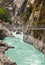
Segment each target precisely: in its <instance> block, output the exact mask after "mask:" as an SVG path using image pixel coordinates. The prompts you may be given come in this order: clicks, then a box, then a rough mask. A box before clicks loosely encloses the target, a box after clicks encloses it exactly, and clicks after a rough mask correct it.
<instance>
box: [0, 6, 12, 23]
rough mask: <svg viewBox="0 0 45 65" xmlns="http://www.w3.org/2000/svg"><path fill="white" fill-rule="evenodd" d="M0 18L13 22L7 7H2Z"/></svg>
mask: <svg viewBox="0 0 45 65" xmlns="http://www.w3.org/2000/svg"><path fill="white" fill-rule="evenodd" d="M0 20H2V21H5V22H9V23H11V20H10V16H9V14H8V12H7V10H6V9H5V8H1V7H0Z"/></svg>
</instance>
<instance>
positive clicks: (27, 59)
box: [3, 35, 45, 65]
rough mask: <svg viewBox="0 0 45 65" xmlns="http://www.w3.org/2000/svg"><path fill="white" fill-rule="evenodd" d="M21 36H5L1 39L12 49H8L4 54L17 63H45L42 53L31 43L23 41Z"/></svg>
mask: <svg viewBox="0 0 45 65" xmlns="http://www.w3.org/2000/svg"><path fill="white" fill-rule="evenodd" d="M22 37H23V36H21V35H17V36H15V37H6V38H5V39H4V40H3V41H4V42H6V43H8V44H9V45H10V46H14V47H15V48H14V49H8V50H7V51H6V52H5V55H6V56H7V57H9V58H10V59H12V61H14V62H16V63H17V65H45V58H44V55H43V54H42V53H41V52H40V51H38V50H37V49H35V48H34V47H33V46H32V45H30V44H28V43H26V42H24V41H23V38H22Z"/></svg>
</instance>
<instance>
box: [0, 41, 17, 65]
mask: <svg viewBox="0 0 45 65" xmlns="http://www.w3.org/2000/svg"><path fill="white" fill-rule="evenodd" d="M9 48H14V47H12V46H9V45H8V44H6V43H4V42H2V41H1V40H0V65H16V63H15V62H12V60H11V59H9V58H7V57H6V56H5V55H4V53H5V51H6V50H8V49H9Z"/></svg>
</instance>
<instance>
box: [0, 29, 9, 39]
mask: <svg viewBox="0 0 45 65" xmlns="http://www.w3.org/2000/svg"><path fill="white" fill-rule="evenodd" d="M7 36H10V31H9V30H8V29H6V28H5V29H3V28H2V29H0V39H3V38H5V37H7Z"/></svg>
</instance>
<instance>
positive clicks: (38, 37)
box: [0, 0, 45, 65]
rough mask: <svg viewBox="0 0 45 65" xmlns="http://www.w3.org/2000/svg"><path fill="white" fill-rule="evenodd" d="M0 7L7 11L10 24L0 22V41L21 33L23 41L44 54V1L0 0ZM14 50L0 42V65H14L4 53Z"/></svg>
mask: <svg viewBox="0 0 45 65" xmlns="http://www.w3.org/2000/svg"><path fill="white" fill-rule="evenodd" d="M0 7H3V8H5V9H7V11H8V13H9V15H10V17H11V20H12V21H11V23H12V24H9V22H5V21H4V20H0V40H2V39H4V38H5V37H10V36H11V35H12V32H15V31H17V34H20V32H23V34H24V36H23V40H24V41H25V42H28V43H29V44H31V45H33V46H34V47H35V48H36V49H38V50H39V51H41V52H42V53H43V54H45V0H40V1H37V0H34V1H33V0H32V1H30V0H18V1H17V0H10V1H9V0H8V1H6V0H1V1H0ZM9 48H14V47H11V46H8V45H5V43H3V42H2V41H1V42H0V65H16V63H14V62H12V61H10V59H8V58H7V57H6V56H5V55H4V52H5V51H6V50H7V49H9Z"/></svg>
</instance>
